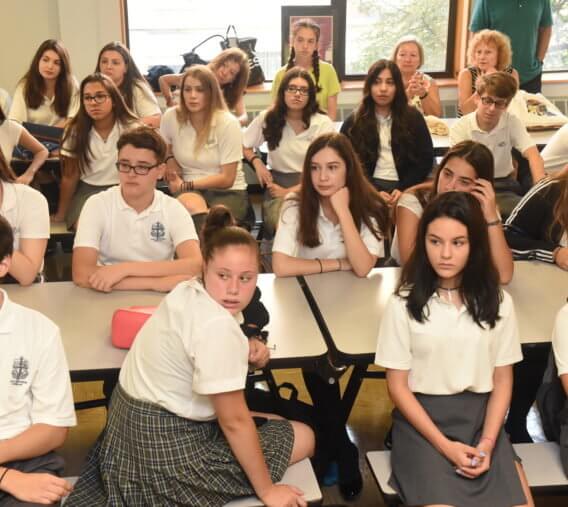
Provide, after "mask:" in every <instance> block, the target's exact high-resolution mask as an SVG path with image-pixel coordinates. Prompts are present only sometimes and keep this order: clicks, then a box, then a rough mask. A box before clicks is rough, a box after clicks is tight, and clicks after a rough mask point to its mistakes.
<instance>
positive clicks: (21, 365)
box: [10, 356, 30, 386]
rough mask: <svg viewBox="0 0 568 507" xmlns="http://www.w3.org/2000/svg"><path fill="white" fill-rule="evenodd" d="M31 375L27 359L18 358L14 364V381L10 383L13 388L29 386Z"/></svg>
mask: <svg viewBox="0 0 568 507" xmlns="http://www.w3.org/2000/svg"><path fill="white" fill-rule="evenodd" d="M29 374H30V369H29V362H28V360H27V359H24V358H23V357H22V356H20V357H17V358H16V359H14V363H13V364H12V380H11V381H10V383H11V384H12V385H13V386H21V385H23V384H27V383H28V381H27V380H26V379H27V378H28V375H29Z"/></svg>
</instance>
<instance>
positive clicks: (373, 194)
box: [282, 132, 390, 248]
mask: <svg viewBox="0 0 568 507" xmlns="http://www.w3.org/2000/svg"><path fill="white" fill-rule="evenodd" d="M324 148H331V149H332V150H334V151H335V152H336V153H337V154H338V155H339V156H340V157H341V159H342V160H343V162H345V168H346V175H345V186H346V187H347V189H348V190H349V196H350V199H349V211H350V212H351V215H352V216H353V221H354V222H355V226H356V227H357V230H359V229H360V228H361V225H362V224H365V225H366V226H367V227H368V228H369V230H370V231H371V232H372V234H373V235H374V236H375V237H376V238H377V239H378V240H383V239H384V238H385V237H387V236H388V235H389V233H390V219H389V212H388V207H387V205H386V204H385V202H384V201H383V199H382V197H381V196H380V195H379V193H378V192H377V191H376V190H375V188H374V187H373V185H371V183H369V181H368V180H367V178H365V175H364V173H363V169H362V168H361V164H360V162H359V159H358V158H357V155H356V154H355V152H354V151H353V147H352V146H351V143H350V142H349V139H347V137H346V136H344V135H343V134H339V133H337V132H328V133H326V134H322V135H321V136H318V137H316V139H314V140H313V141H312V143H311V144H310V146H309V148H308V151H307V152H306V158H305V159H304V168H303V171H302V186H301V189H300V195H299V197H298V196H295V197H293V198H292V199H291V202H290V204H294V203H293V201H296V204H297V205H298V206H299V208H300V209H299V211H298V216H299V227H298V242H299V243H301V244H302V245H305V246H307V247H310V248H314V247H316V246H319V245H320V244H321V239H320V235H319V231H318V215H319V208H320V196H319V194H318V192H317V190H316V189H315V188H314V184H313V182H312V171H311V165H312V158H313V157H314V155H315V154H316V153H318V152H319V151H321V150H323V149H324ZM285 212H286V208H285V209H284V210H283V211H282V215H284V213H285ZM372 219H374V220H375V221H376V223H374V222H373V220H372Z"/></svg>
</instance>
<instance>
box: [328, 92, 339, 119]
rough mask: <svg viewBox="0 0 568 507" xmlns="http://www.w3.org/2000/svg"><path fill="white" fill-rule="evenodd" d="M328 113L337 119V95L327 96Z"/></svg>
mask: <svg viewBox="0 0 568 507" xmlns="http://www.w3.org/2000/svg"><path fill="white" fill-rule="evenodd" d="M327 115H328V116H329V117H330V118H331V119H332V121H335V118H336V117H337V95H333V96H331V97H328V98H327Z"/></svg>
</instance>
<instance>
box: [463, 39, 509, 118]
mask: <svg viewBox="0 0 568 507" xmlns="http://www.w3.org/2000/svg"><path fill="white" fill-rule="evenodd" d="M467 61H468V66H467V67H466V68H465V69H463V70H462V71H461V72H460V73H459V74H458V116H462V115H464V114H467V113H471V112H472V111H475V108H476V105H475V98H476V97H477V96H478V95H477V92H476V89H475V86H476V82H477V79H478V78H479V77H480V76H483V75H485V74H493V73H494V72H498V71H503V72H508V73H509V74H511V75H512V76H513V77H514V78H515V81H517V87H518V84H519V73H518V72H517V71H516V70H515V69H513V67H511V61H512V51H511V41H510V39H509V37H507V36H506V35H505V34H503V33H501V32H498V31H497V30H481V31H480V32H477V33H476V34H475V35H474V36H473V37H472V38H471V40H470V41H469V46H468V50H467Z"/></svg>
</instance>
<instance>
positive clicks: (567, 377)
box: [560, 373, 568, 396]
mask: <svg viewBox="0 0 568 507" xmlns="http://www.w3.org/2000/svg"><path fill="white" fill-rule="evenodd" d="M560 382H562V387H563V388H564V392H565V393H566V396H568V373H566V374H564V375H560Z"/></svg>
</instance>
